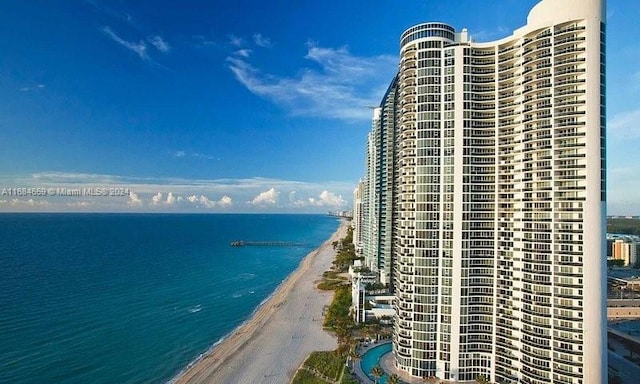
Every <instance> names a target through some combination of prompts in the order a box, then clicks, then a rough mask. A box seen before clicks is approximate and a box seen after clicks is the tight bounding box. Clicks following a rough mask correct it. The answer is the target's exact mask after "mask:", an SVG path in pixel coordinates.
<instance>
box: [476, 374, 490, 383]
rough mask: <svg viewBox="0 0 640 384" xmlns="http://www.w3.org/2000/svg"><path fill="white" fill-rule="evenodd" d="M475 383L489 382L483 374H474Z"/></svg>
mask: <svg viewBox="0 0 640 384" xmlns="http://www.w3.org/2000/svg"><path fill="white" fill-rule="evenodd" d="M476 383H478V384H491V383H490V382H489V380H488V379H487V377H486V376H485V375H478V376H476Z"/></svg>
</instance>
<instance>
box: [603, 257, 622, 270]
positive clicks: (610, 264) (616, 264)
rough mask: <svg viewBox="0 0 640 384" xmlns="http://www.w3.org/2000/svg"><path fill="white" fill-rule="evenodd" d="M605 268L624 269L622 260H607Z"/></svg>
mask: <svg viewBox="0 0 640 384" xmlns="http://www.w3.org/2000/svg"><path fill="white" fill-rule="evenodd" d="M607 267H608V268H613V267H624V260H622V259H618V260H607Z"/></svg>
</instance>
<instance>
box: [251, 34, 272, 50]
mask: <svg viewBox="0 0 640 384" xmlns="http://www.w3.org/2000/svg"><path fill="white" fill-rule="evenodd" d="M253 42H254V43H256V45H258V46H260V47H263V48H269V47H271V39H269V38H268V37H265V36H262V35H261V34H260V33H256V34H255V35H253Z"/></svg>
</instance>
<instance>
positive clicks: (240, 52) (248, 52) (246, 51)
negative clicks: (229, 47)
mask: <svg viewBox="0 0 640 384" xmlns="http://www.w3.org/2000/svg"><path fill="white" fill-rule="evenodd" d="M234 53H235V54H236V55H238V56H242V57H249V56H251V50H250V49H239V50H237V51H235V52H234Z"/></svg>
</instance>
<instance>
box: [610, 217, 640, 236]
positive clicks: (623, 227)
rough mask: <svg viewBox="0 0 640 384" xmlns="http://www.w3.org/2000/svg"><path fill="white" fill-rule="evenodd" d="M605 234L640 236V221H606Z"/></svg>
mask: <svg viewBox="0 0 640 384" xmlns="http://www.w3.org/2000/svg"><path fill="white" fill-rule="evenodd" d="M607 233H619V234H624V235H638V236H640V220H637V219H607Z"/></svg>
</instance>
